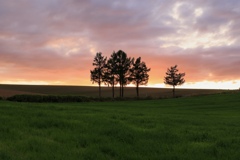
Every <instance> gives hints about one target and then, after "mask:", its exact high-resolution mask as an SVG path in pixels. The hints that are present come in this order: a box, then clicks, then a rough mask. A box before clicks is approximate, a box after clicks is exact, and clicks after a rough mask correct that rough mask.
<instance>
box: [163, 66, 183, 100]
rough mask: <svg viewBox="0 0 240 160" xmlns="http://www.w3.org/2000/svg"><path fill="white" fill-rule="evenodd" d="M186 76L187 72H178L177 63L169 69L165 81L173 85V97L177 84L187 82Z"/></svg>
mask: <svg viewBox="0 0 240 160" xmlns="http://www.w3.org/2000/svg"><path fill="white" fill-rule="evenodd" d="M184 76H185V73H178V69H177V65H175V66H173V67H171V68H170V69H169V68H168V69H167V72H166V77H164V83H165V84H168V85H172V86H173V97H175V86H178V85H182V84H183V83H185V80H184V78H183V77H184Z"/></svg>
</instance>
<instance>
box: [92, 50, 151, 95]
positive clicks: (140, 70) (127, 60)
mask: <svg viewBox="0 0 240 160" xmlns="http://www.w3.org/2000/svg"><path fill="white" fill-rule="evenodd" d="M93 66H95V68H94V69H93V70H91V71H90V73H91V81H92V82H93V83H98V86H99V97H101V84H102V83H104V84H105V85H109V86H111V87H112V97H113V98H114V97H115V92H114V88H115V86H116V85H117V84H119V87H120V90H119V97H121V98H122V97H123V96H124V87H125V86H126V85H128V84H130V83H133V84H135V85H136V93H137V97H139V85H146V84H147V83H148V79H149V75H148V72H149V71H150V68H147V66H146V63H145V62H142V61H141V57H139V58H137V59H136V60H135V59H134V58H131V57H128V56H127V54H126V53H125V52H124V51H122V50H119V51H118V52H113V53H112V55H111V56H110V58H109V59H107V57H104V56H103V55H102V53H101V52H99V53H97V54H96V56H95V57H94V61H93Z"/></svg>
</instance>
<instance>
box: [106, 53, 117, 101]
mask: <svg viewBox="0 0 240 160" xmlns="http://www.w3.org/2000/svg"><path fill="white" fill-rule="evenodd" d="M115 54H116V53H115V52H113V54H112V55H111V57H110V58H109V59H108V61H107V63H106V65H105V68H106V70H105V72H104V83H105V84H106V85H111V86H112V97H113V98H114V97H115V91H114V88H115V85H117V83H118V82H117V80H116V65H115V61H116V60H115V59H114V58H116V56H114V55H115Z"/></svg>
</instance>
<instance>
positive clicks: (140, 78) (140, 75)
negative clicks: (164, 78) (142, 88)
mask: <svg viewBox="0 0 240 160" xmlns="http://www.w3.org/2000/svg"><path fill="white" fill-rule="evenodd" d="M150 70H151V69H150V68H147V66H146V63H145V62H141V57H139V58H137V59H136V61H135V62H134V63H133V66H132V68H131V69H130V71H131V76H130V81H131V82H132V83H133V84H135V85H136V92H137V97H139V85H146V84H147V83H148V79H149V75H148V72H149V71H150Z"/></svg>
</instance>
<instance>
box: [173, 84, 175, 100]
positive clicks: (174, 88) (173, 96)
mask: <svg viewBox="0 0 240 160" xmlns="http://www.w3.org/2000/svg"><path fill="white" fill-rule="evenodd" d="M173 98H175V85H173Z"/></svg>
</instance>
